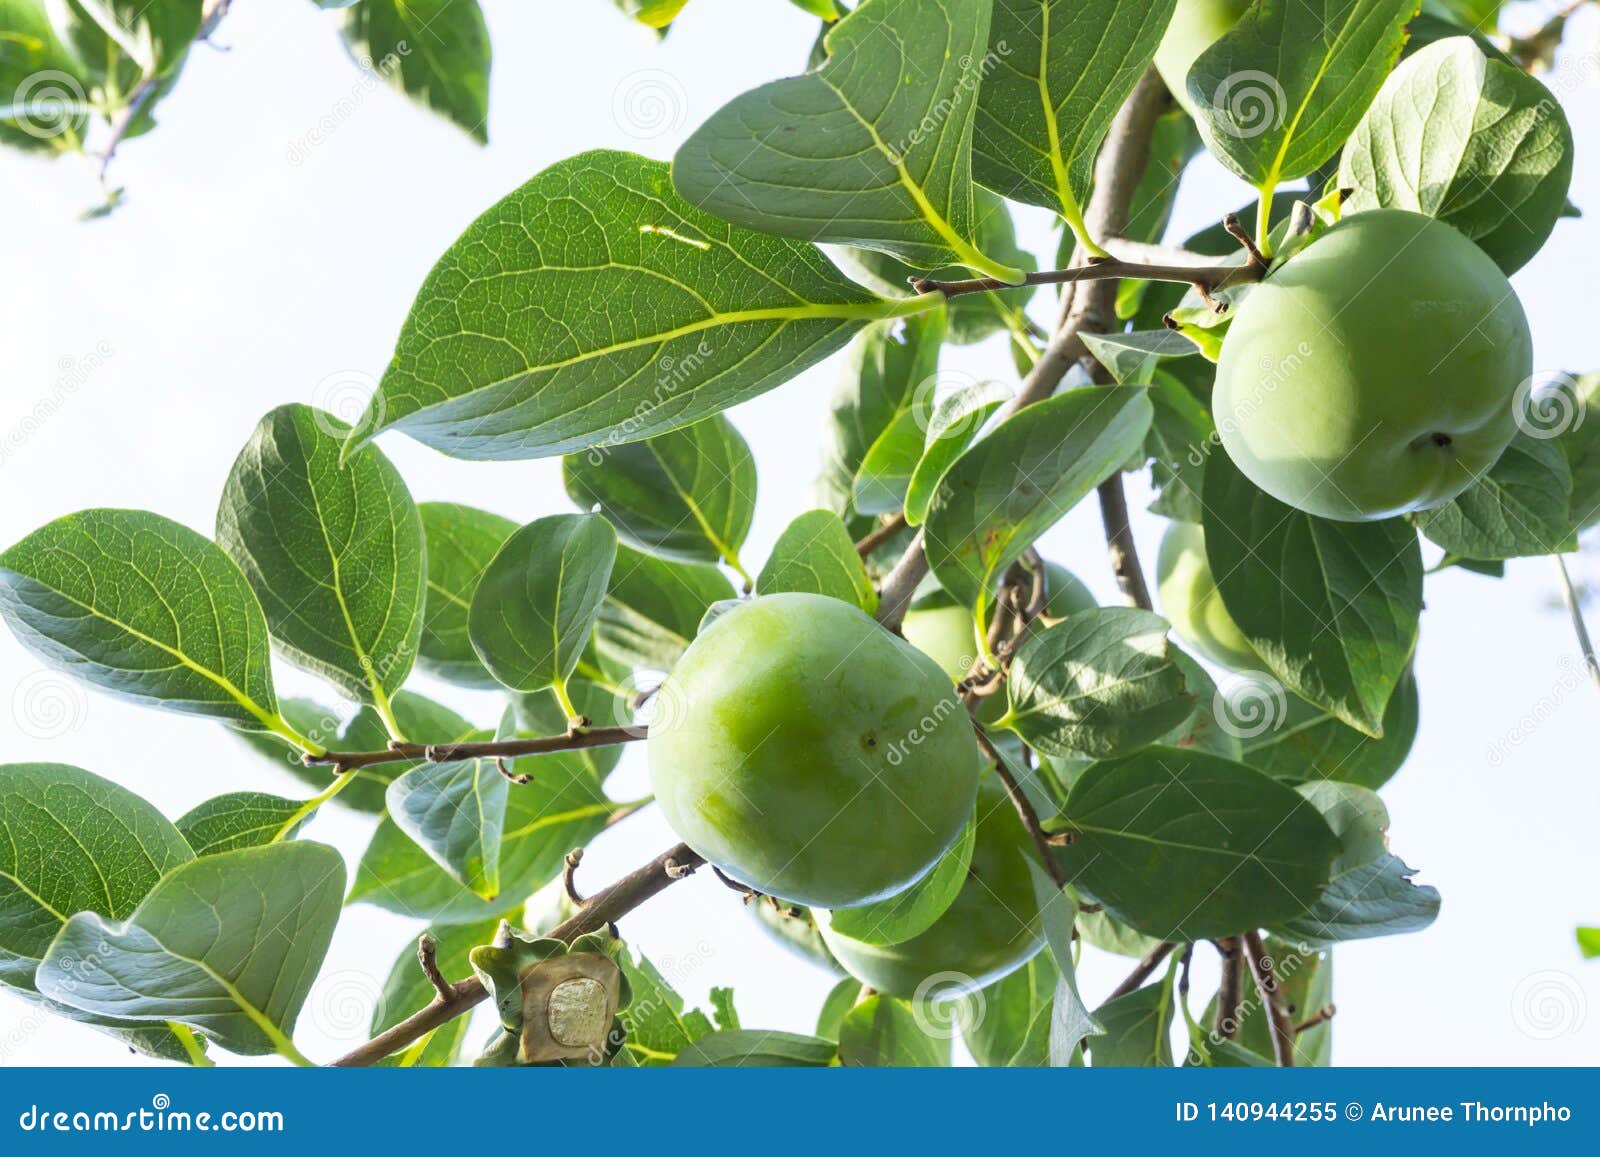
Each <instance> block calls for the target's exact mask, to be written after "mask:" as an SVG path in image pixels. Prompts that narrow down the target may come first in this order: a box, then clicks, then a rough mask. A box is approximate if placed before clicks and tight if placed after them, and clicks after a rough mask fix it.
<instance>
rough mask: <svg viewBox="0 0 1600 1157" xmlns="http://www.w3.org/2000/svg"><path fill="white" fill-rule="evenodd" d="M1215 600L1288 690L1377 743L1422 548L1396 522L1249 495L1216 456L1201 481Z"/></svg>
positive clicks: (1415, 602)
mask: <svg viewBox="0 0 1600 1157" xmlns="http://www.w3.org/2000/svg"><path fill="white" fill-rule="evenodd" d="M1203 525H1204V527H1205V541H1206V558H1207V560H1208V561H1209V562H1210V564H1211V573H1212V574H1214V575H1216V576H1217V590H1218V591H1219V592H1220V593H1221V595H1222V602H1223V605H1224V606H1225V607H1226V608H1227V610H1228V613H1229V614H1230V615H1232V616H1233V619H1234V621H1235V622H1236V623H1238V624H1239V629H1240V631H1242V632H1243V633H1244V636H1245V638H1247V639H1248V640H1249V641H1250V645H1251V646H1252V647H1254V648H1255V650H1256V653H1257V654H1259V655H1260V656H1261V659H1262V661H1263V662H1264V663H1266V665H1267V669H1268V670H1269V671H1271V672H1272V674H1273V675H1275V676H1276V677H1277V678H1278V679H1280V680H1282V682H1283V684H1284V686H1285V687H1287V688H1288V689H1289V690H1290V691H1292V692H1293V693H1294V694H1296V695H1298V696H1300V698H1302V699H1305V700H1308V701H1310V702H1311V703H1312V704H1313V705H1314V706H1317V707H1321V708H1323V709H1324V710H1326V711H1327V712H1328V713H1329V714H1331V715H1333V716H1334V717H1336V718H1337V719H1339V720H1341V721H1343V722H1344V723H1347V724H1349V725H1350V726H1351V727H1354V728H1356V729H1357V730H1359V731H1363V732H1365V733H1367V734H1368V735H1371V736H1374V737H1378V736H1380V735H1381V733H1382V720H1383V715H1384V708H1385V706H1386V705H1387V704H1388V702H1389V697H1390V696H1391V695H1392V694H1393V692H1394V689H1395V685H1396V684H1397V683H1398V682H1399V681H1400V676H1401V674H1402V673H1403V672H1404V671H1405V668H1406V664H1407V663H1409V662H1410V661H1411V652H1412V649H1413V647H1414V646H1415V644H1416V639H1417V619H1418V617H1419V615H1420V613H1421V611H1422V551H1421V548H1420V547H1419V546H1418V544H1417V535H1416V531H1415V530H1414V529H1413V528H1412V527H1411V525H1410V524H1409V523H1407V522H1406V520H1405V519H1403V518H1387V519H1383V520H1381V521H1378V522H1334V521H1332V520H1330V519H1326V518H1318V517H1316V516H1315V515H1310V514H1306V513H1304V512H1302V511H1298V510H1295V509H1293V508H1292V507H1289V506H1285V505H1284V504H1283V503H1281V502H1279V501H1278V500H1277V499H1275V498H1272V497H1271V496H1269V495H1267V494H1265V493H1263V492H1262V491H1260V490H1258V489H1256V487H1255V486H1254V485H1252V484H1251V483H1250V481H1249V480H1248V479H1247V478H1245V476H1244V475H1243V474H1242V473H1240V471H1239V468H1238V467H1237V466H1235V465H1234V464H1233V462H1232V461H1231V460H1230V459H1229V458H1228V456H1227V455H1226V454H1212V455H1211V458H1210V460H1209V461H1208V462H1207V464H1206V477H1205V521H1204V523H1203Z"/></svg>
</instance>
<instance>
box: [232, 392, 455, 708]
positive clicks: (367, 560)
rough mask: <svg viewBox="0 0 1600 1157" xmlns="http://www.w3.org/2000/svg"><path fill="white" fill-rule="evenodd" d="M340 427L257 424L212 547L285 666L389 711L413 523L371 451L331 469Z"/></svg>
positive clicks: (285, 416) (326, 418) (406, 621)
mask: <svg viewBox="0 0 1600 1157" xmlns="http://www.w3.org/2000/svg"><path fill="white" fill-rule="evenodd" d="M347 432H348V427H346V426H345V425H344V423H342V422H340V421H339V420H338V419H337V418H334V417H333V416H331V415H329V414H324V413H323V412H321V411H320V410H314V409H312V408H311V407H310V406H301V405H289V406H280V407H278V408H277V409H276V410H273V411H272V412H271V413H270V414H268V415H267V416H266V417H264V418H262V419H261V422H260V423H259V424H258V425H257V426H256V428H255V431H254V433H252V434H251V435H250V441H249V442H247V443H246V444H245V448H244V449H243V450H242V451H241V452H240V454H239V457H238V459H237V460H236V461H235V462H234V464H233V469H232V470H231V471H230V472H229V474H228V481H227V484H226V485H225V486H224V487H223V490H222V502H221V504H220V505H219V506H218V508H217V542H218V543H219V544H220V545H221V546H222V548H223V549H224V550H226V551H227V552H228V553H229V554H230V555H232V556H233V560H234V561H235V562H237V563H238V564H239V568H240V569H241V570H243V571H244V575H245V578H246V579H248V580H249V581H250V586H251V587H252V589H254V591H255V592H256V597H257V598H258V599H260V600H261V608H262V610H263V611H264V612H265V613H266V616H267V627H268V628H269V629H270V630H271V632H272V637H273V641H274V642H276V643H277V645H278V649H279V650H280V651H282V652H283V654H284V655H286V656H287V657H288V659H289V660H290V662H292V663H294V664H295V665H296V666H298V667H303V668H304V669H306V670H307V671H310V672H312V673H313V674H316V675H320V676H322V677H323V678H324V679H326V680H328V682H330V683H332V684H333V685H334V686H335V687H337V688H338V689H339V691H340V692H341V693H342V694H344V695H346V696H348V697H349V698H351V699H354V700H356V701H357V702H361V703H373V704H376V705H377V707H378V710H379V712H380V713H387V711H388V709H389V707H388V703H389V697H390V696H391V695H393V694H394V693H395V692H396V691H398V690H399V689H400V686H401V684H403V683H404V682H405V681H406V676H407V675H409V674H410V673H411V664H412V662H413V661H414V660H415V658H416V653H417V639H418V636H419V634H420V632H421V630H422V599H423V584H424V582H425V581H426V568H425V565H424V562H423V554H424V547H423V539H422V519H421V518H420V517H419V516H418V514H417V508H416V505H415V504H414V503H413V502H412V501H411V493H410V491H408V490H407V489H406V484H405V482H404V481H403V480H402V479H401V478H400V472H399V471H397V470H396V469H395V468H394V467H393V466H392V465H390V463H389V460H388V459H387V458H385V457H384V456H383V452H382V451H381V450H379V449H378V448H377V447H376V446H368V447H366V448H365V449H363V450H362V451H361V452H360V453H359V454H354V455H352V456H351V457H350V459H349V460H348V461H346V462H345V463H344V465H343V466H341V465H340V463H339V448H340V445H341V444H342V442H343V439H344V436H345V434H346V433H347Z"/></svg>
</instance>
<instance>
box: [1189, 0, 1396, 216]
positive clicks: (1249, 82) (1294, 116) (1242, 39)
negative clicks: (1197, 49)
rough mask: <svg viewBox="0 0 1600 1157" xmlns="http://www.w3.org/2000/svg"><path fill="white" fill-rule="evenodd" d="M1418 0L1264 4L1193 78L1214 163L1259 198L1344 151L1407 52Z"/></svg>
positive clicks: (1207, 54) (1268, 0) (1272, 0)
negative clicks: (1407, 37)
mask: <svg viewBox="0 0 1600 1157" xmlns="http://www.w3.org/2000/svg"><path fill="white" fill-rule="evenodd" d="M1417 2H1418V0H1257V2H1256V3H1255V4H1252V5H1251V6H1250V8H1249V9H1247V10H1246V11H1245V14H1244V15H1243V16H1241V17H1240V18H1239V22H1238V23H1237V24H1235V25H1234V26H1233V28H1232V29H1230V30H1229V31H1228V32H1226V33H1224V34H1223V36H1222V38H1221V39H1220V40H1218V41H1217V42H1216V43H1215V44H1213V45H1212V46H1211V47H1210V48H1208V49H1206V51H1204V52H1202V53H1201V54H1200V56H1199V58H1198V59H1197V60H1196V61H1195V62H1194V64H1193V66H1192V67H1191V68H1190V69H1189V80H1188V85H1187V87H1188V90H1189V99H1190V100H1191V101H1193V103H1194V106H1195V110H1196V112H1197V114H1198V115H1197V118H1196V119H1197V121H1198V123H1199V126H1200V133H1201V135H1202V136H1203V137H1204V138H1205V141H1206V146H1207V147H1208V148H1209V149H1210V151H1211V153H1212V155H1213V156H1215V157H1216V158H1217V159H1218V160H1220V161H1221V162H1222V163H1223V164H1224V165H1226V166H1227V167H1228V168H1230V169H1232V170H1233V171H1234V172H1235V173H1237V174H1238V175H1239V176H1241V177H1243V178H1244V179H1245V180H1246V181H1248V182H1250V184H1251V185H1253V186H1255V187H1256V188H1258V189H1263V190H1266V191H1268V192H1271V190H1272V189H1273V187H1274V186H1276V185H1278V184H1279V183H1280V182H1283V181H1292V180H1294V179H1295V178H1296V177H1303V176H1305V175H1306V174H1307V173H1309V172H1311V171H1312V170H1313V169H1315V168H1316V167H1317V166H1318V165H1320V164H1322V163H1323V162H1324V161H1326V160H1327V159H1328V158H1329V157H1331V156H1333V155H1334V154H1335V153H1336V152H1338V151H1339V148H1340V146H1342V145H1343V144H1344V142H1345V138H1346V137H1348V136H1349V135H1350V132H1351V130H1352V129H1354V128H1355V127H1356V124H1357V123H1358V122H1359V121H1360V120H1361V116H1362V114H1363V113H1365V112H1366V111H1367V106H1368V105H1369V104H1371V103H1372V98H1373V97H1374V96H1376V95H1377V93H1378V90H1379V89H1380V88H1381V87H1383V81H1384V78H1385V77H1386V76H1388V75H1389V70H1390V68H1392V67H1393V66H1394V62H1395V59H1396V58H1397V57H1398V56H1399V55H1400V48H1401V46H1402V45H1404V44H1405V26H1406V21H1408V20H1410V19H1411V17H1412V16H1413V15H1415V13H1416V11H1417Z"/></svg>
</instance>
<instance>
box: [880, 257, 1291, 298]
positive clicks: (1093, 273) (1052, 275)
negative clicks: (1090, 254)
mask: <svg viewBox="0 0 1600 1157" xmlns="http://www.w3.org/2000/svg"><path fill="white" fill-rule="evenodd" d="M1265 269H1266V265H1265V263H1262V264H1261V265H1259V266H1257V265H1254V264H1247V265H1234V264H1227V263H1213V264H1210V265H1146V264H1141V263H1140V262H1136V261H1123V260H1121V259H1120V258H1117V257H1111V258H1103V259H1101V260H1099V261H1096V262H1094V263H1093V264H1091V265H1074V266H1072V267H1071V268H1069V269H1046V270H1043V271H1041V272H1039V273H1030V274H1028V275H1027V277H1025V278H1023V279H1022V280H1021V281H1019V282H1017V283H1015V284H1013V283H1011V282H1009V281H1001V280H999V279H998V278H994V277H970V278H965V279H963V280H960V281H938V280H935V279H934V278H931V277H919V278H917V279H916V280H915V281H913V282H912V283H911V287H912V288H913V289H915V290H916V291H917V292H918V293H933V292H935V291H937V292H939V293H942V294H944V295H945V296H946V297H960V296H961V295H962V294H964V293H988V292H998V291H1000V290H1005V289H1021V288H1022V287H1024V286H1029V285H1067V284H1070V283H1074V282H1080V281H1123V280H1136V281H1176V282H1181V283H1183V284H1186V285H1192V286H1194V287H1195V289H1197V290H1198V291H1199V292H1200V293H1201V295H1202V296H1207V297H1209V296H1210V295H1211V294H1213V293H1215V292H1216V291H1217V290H1219V289H1223V288H1226V287H1227V286H1230V285H1241V284H1243V283H1245V282H1247V281H1260V280H1261V274H1262V272H1263V271H1264V270H1265Z"/></svg>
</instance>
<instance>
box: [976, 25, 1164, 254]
mask: <svg viewBox="0 0 1600 1157" xmlns="http://www.w3.org/2000/svg"><path fill="white" fill-rule="evenodd" d="M1173 7H1174V4H1173V0H1150V2H1149V3H1143V4H1128V3H1124V2H1122V0H995V4H994V20H993V22H992V23H991V25H990V28H989V52H988V55H987V56H986V57H985V58H984V60H983V69H984V77H983V87H982V88H981V89H979V91H978V114H977V120H976V122H975V126H974V138H973V172H974V173H975V174H976V176H977V178H978V180H980V181H982V182H983V183H984V184H985V185H987V186H989V187H990V188H991V189H993V190H995V191H996V192H998V193H1003V194H1005V195H1006V196H1007V197H1010V198H1011V199H1012V200H1013V201H1024V202H1027V203H1028V204H1030V205H1043V206H1044V207H1045V208H1047V209H1055V210H1057V211H1058V212H1059V213H1060V214H1061V215H1062V217H1064V218H1065V219H1066V221H1067V224H1068V225H1070V226H1071V227H1072V230H1073V232H1074V233H1076V234H1078V235H1079V236H1080V237H1086V234H1085V232H1084V225H1083V212H1082V206H1083V205H1084V203H1085V202H1086V201H1087V200H1088V197H1089V183H1090V179H1091V177H1092V176H1093V169H1094V159H1095V155H1096V154H1097V153H1098V152H1099V151H1100V142H1101V141H1102V140H1104V139H1105V135H1106V132H1107V130H1108V129H1110V128H1111V121H1112V119H1113V118H1114V117H1115V116H1116V115H1117V110H1118V109H1120V108H1121V107H1122V103H1123V101H1125V100H1126V99H1127V98H1128V94H1129V93H1131V92H1132V91H1133V86H1134V85H1135V84H1137V83H1138V80H1139V77H1140V76H1141V75H1142V74H1143V73H1144V70H1145V68H1146V67H1148V66H1149V64H1150V60H1151V58H1152V57H1153V56H1154V55H1155V51H1156V45H1157V44H1158V43H1160V41H1161V34H1162V32H1163V31H1165V30H1166V27H1167V21H1169V20H1170V19H1171V18H1172V10H1173ZM1088 244H1089V245H1090V247H1091V252H1098V251H1099V246H1097V245H1095V244H1094V243H1093V241H1092V240H1089V241H1088Z"/></svg>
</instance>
